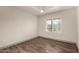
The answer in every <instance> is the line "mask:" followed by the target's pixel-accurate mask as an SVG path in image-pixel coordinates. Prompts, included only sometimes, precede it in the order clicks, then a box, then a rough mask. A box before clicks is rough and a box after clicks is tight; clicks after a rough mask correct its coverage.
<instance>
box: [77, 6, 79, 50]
mask: <svg viewBox="0 0 79 59" xmlns="http://www.w3.org/2000/svg"><path fill="white" fill-rule="evenodd" d="M77 46H78V50H79V7H77Z"/></svg>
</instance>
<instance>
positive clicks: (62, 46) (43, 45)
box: [0, 37, 78, 53]
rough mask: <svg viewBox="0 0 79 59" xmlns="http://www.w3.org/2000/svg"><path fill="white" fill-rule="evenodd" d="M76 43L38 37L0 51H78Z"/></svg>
mask: <svg viewBox="0 0 79 59" xmlns="http://www.w3.org/2000/svg"><path fill="white" fill-rule="evenodd" d="M77 52H78V51H77V47H76V45H75V44H70V43H65V42H61V41H56V40H53V39H47V38H42V37H38V38H35V39H32V40H29V41H26V42H23V43H20V44H17V45H14V46H11V47H7V48H4V49H1V50H0V53H77Z"/></svg>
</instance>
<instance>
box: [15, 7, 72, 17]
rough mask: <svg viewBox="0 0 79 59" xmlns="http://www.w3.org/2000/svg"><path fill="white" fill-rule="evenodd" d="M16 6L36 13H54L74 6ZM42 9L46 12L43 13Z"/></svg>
mask: <svg viewBox="0 0 79 59" xmlns="http://www.w3.org/2000/svg"><path fill="white" fill-rule="evenodd" d="M16 8H19V9H22V10H25V11H28V12H30V13H32V14H34V15H38V16H39V15H44V14H47V13H53V12H57V11H62V10H66V9H69V8H73V6H18V7H17V6H16ZM41 10H43V11H44V12H42V13H41Z"/></svg>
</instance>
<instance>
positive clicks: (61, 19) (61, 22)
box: [46, 18, 62, 33]
mask: <svg viewBox="0 0 79 59" xmlns="http://www.w3.org/2000/svg"><path fill="white" fill-rule="evenodd" d="M56 19H59V20H60V31H53V26H52V25H53V20H56ZM48 20H51V24H52V25H51V26H52V28H51V29H52V31H49V30H48V24H47V21H48ZM46 32H51V33H61V32H62V19H61V18H53V19H47V20H46Z"/></svg>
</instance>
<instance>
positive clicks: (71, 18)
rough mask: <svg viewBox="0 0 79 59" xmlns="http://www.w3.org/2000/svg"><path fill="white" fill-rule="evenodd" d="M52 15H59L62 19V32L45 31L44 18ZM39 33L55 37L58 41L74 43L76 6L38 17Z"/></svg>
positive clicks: (49, 17) (75, 36)
mask: <svg viewBox="0 0 79 59" xmlns="http://www.w3.org/2000/svg"><path fill="white" fill-rule="evenodd" d="M52 17H60V18H61V19H62V24H63V25H62V32H61V33H53V32H52V33H51V32H46V31H45V30H46V20H47V19H51V18H52ZM38 21H39V35H40V36H43V37H47V38H53V39H57V40H59V41H65V42H66V41H67V42H72V43H76V39H77V32H76V8H71V9H67V10H64V11H60V12H56V13H51V14H46V15H43V16H40V17H39V20H38Z"/></svg>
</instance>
